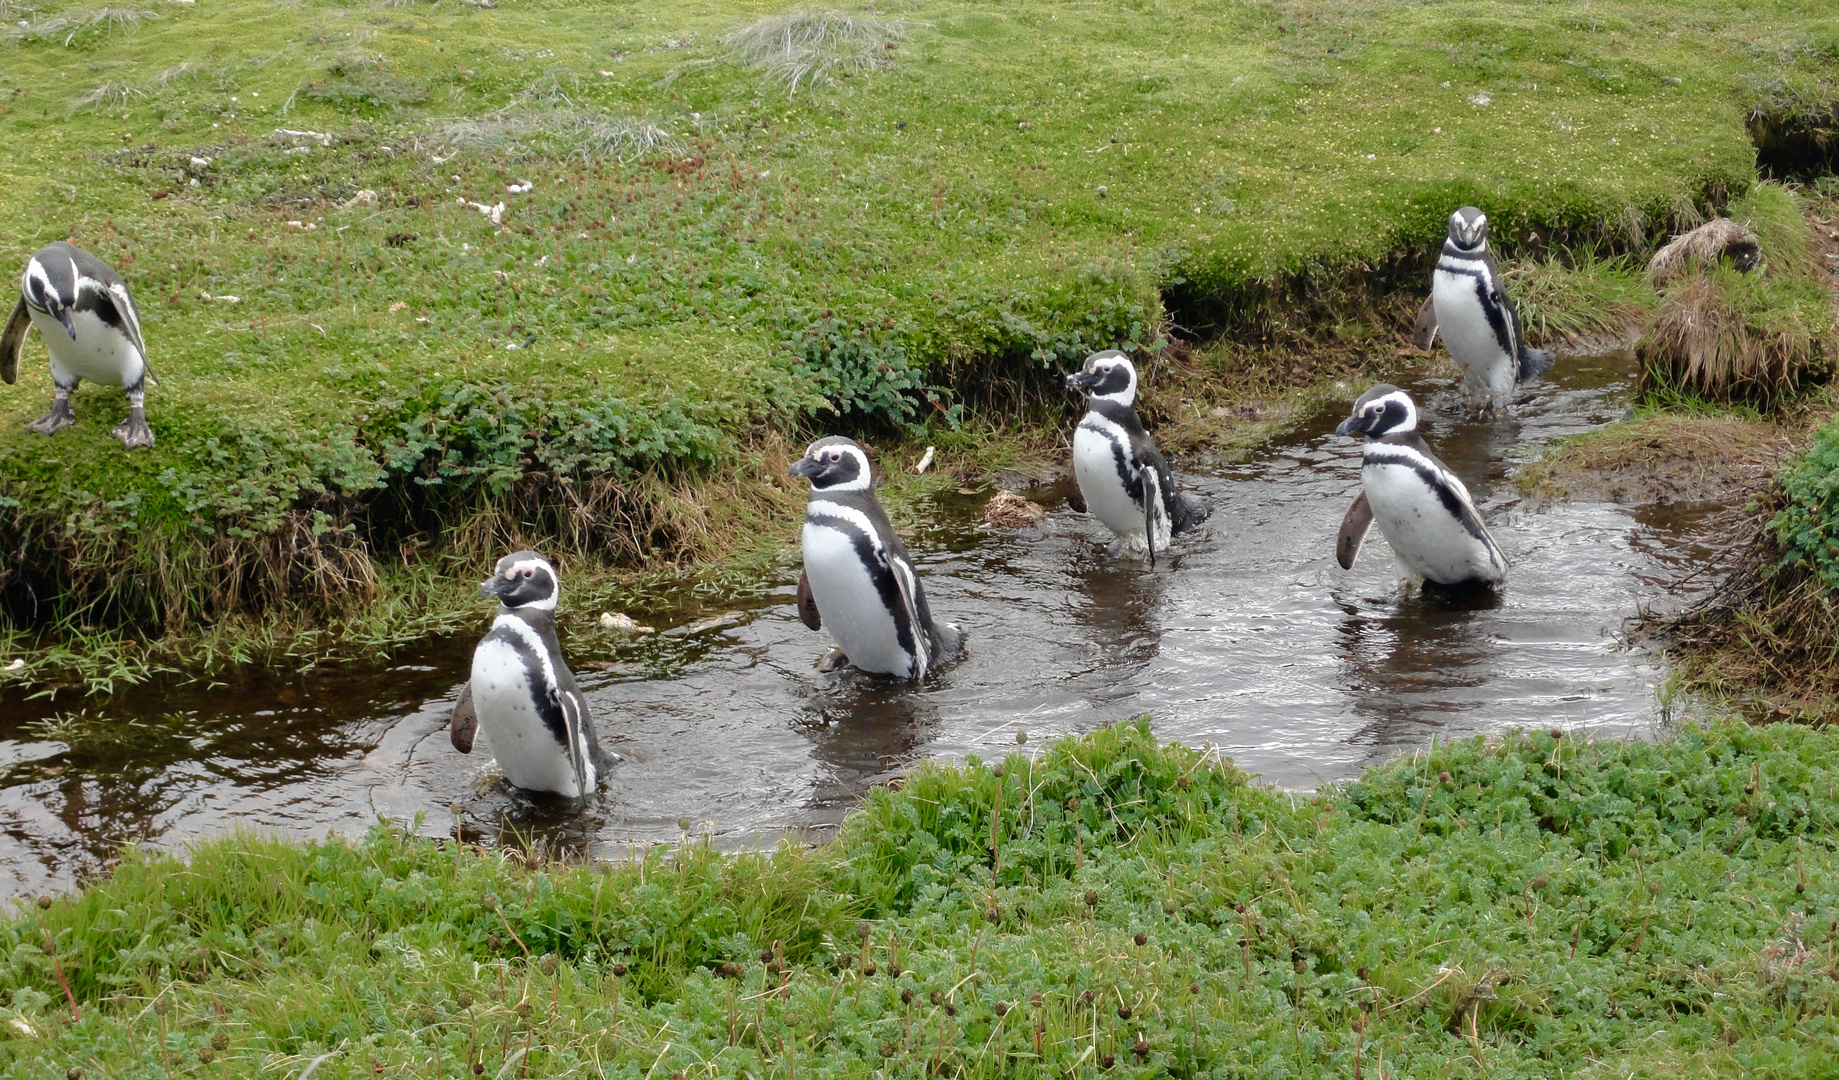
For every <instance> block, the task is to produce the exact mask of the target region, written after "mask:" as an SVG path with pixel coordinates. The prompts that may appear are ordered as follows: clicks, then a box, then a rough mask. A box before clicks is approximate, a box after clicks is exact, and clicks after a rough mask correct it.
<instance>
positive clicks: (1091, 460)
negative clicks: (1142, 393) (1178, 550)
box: [1066, 349, 1212, 566]
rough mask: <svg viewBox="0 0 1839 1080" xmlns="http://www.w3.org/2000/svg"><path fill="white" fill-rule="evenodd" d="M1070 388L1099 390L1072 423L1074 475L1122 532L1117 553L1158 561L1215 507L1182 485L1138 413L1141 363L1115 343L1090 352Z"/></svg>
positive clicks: (1087, 498) (1098, 513)
mask: <svg viewBox="0 0 1839 1080" xmlns="http://www.w3.org/2000/svg"><path fill="white" fill-rule="evenodd" d="M1066 388H1067V389H1068V390H1084V391H1087V392H1089V393H1090V394H1091V395H1092V401H1091V407H1090V409H1089V411H1087V413H1086V414H1085V416H1084V417H1083V418H1082V419H1081V420H1080V421H1079V426H1078V427H1077V428H1076V429H1074V431H1073V479H1074V481H1075V482H1076V483H1077V484H1078V486H1079V494H1080V496H1081V497H1082V498H1083V499H1084V502H1085V509H1086V511H1087V512H1089V513H1090V514H1091V515H1092V516H1093V517H1096V518H1097V519H1098V520H1100V521H1102V522H1104V523H1105V527H1106V528H1108V529H1110V530H1111V531H1112V532H1113V533H1115V534H1116V535H1117V540H1116V541H1115V542H1114V543H1113V544H1112V545H1111V550H1110V554H1111V556H1112V557H1113V558H1115V557H1117V556H1119V555H1121V554H1123V553H1124V552H1126V551H1141V552H1144V553H1146V554H1147V555H1148V556H1149V562H1150V565H1151V566H1154V565H1155V563H1156V552H1157V551H1163V550H1167V548H1168V546H1169V539H1170V538H1171V537H1173V536H1176V535H1179V534H1181V533H1184V532H1187V531H1188V530H1190V529H1193V528H1195V527H1196V526H1198V525H1200V523H1201V522H1203V521H1205V520H1207V515H1208V514H1209V513H1211V512H1212V508H1211V507H1209V506H1208V505H1207V504H1206V503H1205V502H1203V501H1201V500H1200V499H1197V498H1195V497H1194V496H1192V495H1187V494H1184V493H1182V492H1178V491H1176V490H1175V476H1174V474H1173V473H1171V472H1170V471H1169V464H1168V462H1167V461H1166V460H1165V459H1164V458H1163V457H1162V453H1161V452H1160V451H1158V450H1157V449H1156V443H1155V440H1153V439H1151V438H1150V437H1149V432H1148V431H1146V430H1145V429H1144V427H1143V421H1142V419H1141V418H1139V417H1138V416H1137V410H1136V400H1137V369H1136V367H1135V365H1133V364H1131V362H1130V358H1129V357H1128V356H1125V355H1124V354H1123V353H1121V352H1119V351H1118V350H1116V349H1108V350H1106V351H1104V352H1096V353H1093V354H1092V355H1091V356H1088V357H1086V362H1085V366H1084V367H1082V368H1081V369H1080V370H1078V371H1076V372H1074V373H1073V374H1071V375H1068V376H1067V377H1066Z"/></svg>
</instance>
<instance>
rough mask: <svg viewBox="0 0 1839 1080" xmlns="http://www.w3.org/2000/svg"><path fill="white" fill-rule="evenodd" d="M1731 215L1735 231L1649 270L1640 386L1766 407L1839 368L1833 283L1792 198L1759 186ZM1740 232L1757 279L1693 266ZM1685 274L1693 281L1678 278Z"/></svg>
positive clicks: (1733, 268)
mask: <svg viewBox="0 0 1839 1080" xmlns="http://www.w3.org/2000/svg"><path fill="white" fill-rule="evenodd" d="M1730 209H1731V214H1732V217H1733V219H1738V224H1736V225H1733V226H1713V225H1704V226H1700V227H1699V228H1698V229H1696V230H1694V231H1693V232H1692V233H1688V234H1687V235H1686V236H1683V237H1680V238H1679V239H1678V240H1676V241H1675V242H1674V243H1673V244H1669V245H1668V246H1667V247H1666V248H1663V249H1662V251H1661V255H1663V256H1665V261H1664V263H1663V264H1662V265H1661V267H1660V268H1659V269H1657V270H1654V269H1651V270H1650V274H1651V275H1652V276H1654V277H1656V279H1658V280H1660V281H1662V282H1663V283H1664V292H1663V294H1662V300H1661V304H1660V310H1659V313H1658V314H1657V316H1656V317H1655V320H1654V325H1653V329H1652V331H1651V332H1650V333H1649V335H1648V337H1647V338H1646V339H1645V340H1644V341H1643V343H1642V348H1641V356H1642V361H1643V371H1642V375H1643V382H1644V385H1645V386H1646V387H1647V388H1650V389H1652V388H1656V387H1673V388H1676V389H1679V390H1683V391H1686V392H1688V393H1692V394H1697V395H1699V396H1702V397H1706V398H1711V399H1714V400H1741V401H1747V402H1751V403H1753V404H1756V405H1759V406H1762V407H1764V408H1772V407H1775V406H1779V405H1781V404H1783V403H1784V402H1786V401H1787V400H1788V399H1789V398H1790V397H1791V396H1792V395H1793V394H1794V393H1795V391H1797V390H1798V389H1800V388H1801V387H1802V386H1804V385H1805V384H1807V383H1809V382H1812V381H1818V380H1823V379H1825V378H1826V377H1828V376H1829V375H1831V373H1832V370H1833V366H1834V362H1835V360H1836V359H1839V327H1836V326H1835V322H1834V293H1833V279H1832V277H1831V276H1830V273H1829V272H1828V270H1827V269H1826V267H1825V266H1823V265H1822V260H1821V258H1820V257H1819V254H1818V253H1817V252H1816V250H1815V247H1814V244H1813V234H1812V229H1811V228H1810V226H1809V224H1808V222H1807V221H1806V219H1805V217H1804V216H1803V215H1804V207H1803V206H1802V203H1801V200H1800V197H1799V196H1798V195H1797V194H1795V192H1793V191H1792V190H1790V189H1788V188H1786V187H1783V186H1782V185H1779V184H1773V183H1764V184H1759V185H1757V187H1756V188H1755V189H1754V190H1753V191H1751V192H1750V193H1749V194H1748V195H1746V196H1744V197H1743V198H1741V199H1738V200H1736V201H1734V202H1733V203H1732V204H1731V207H1730ZM1743 233H1748V234H1750V235H1752V236H1754V237H1755V240H1756V243H1757V246H1758V249H1759V251H1760V258H1759V260H1758V261H1757V264H1756V267H1755V269H1754V270H1750V271H1747V272H1746V271H1745V270H1744V269H1742V268H1740V262H1738V263H1733V264H1727V263H1725V262H1723V261H1703V260H1702V259H1695V255H1696V254H1697V253H1698V250H1699V249H1700V248H1701V247H1702V248H1704V249H1706V250H1711V251H1721V250H1724V246H1723V245H1721V244H1718V243H1717V241H1719V240H1720V239H1722V240H1732V239H1734V238H1738V237H1740V236H1741V235H1742V234H1743ZM1695 237H1697V238H1698V239H1694V238H1695ZM1656 260H1657V261H1659V260H1660V256H1656ZM1682 265H1696V266H1697V267H1698V272H1696V273H1692V274H1689V275H1687V276H1684V277H1681V276H1677V275H1676V274H1675V273H1674V272H1673V271H1675V270H1677V268H1678V267H1680V266H1682Z"/></svg>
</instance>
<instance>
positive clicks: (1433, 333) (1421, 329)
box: [1411, 296, 1437, 352]
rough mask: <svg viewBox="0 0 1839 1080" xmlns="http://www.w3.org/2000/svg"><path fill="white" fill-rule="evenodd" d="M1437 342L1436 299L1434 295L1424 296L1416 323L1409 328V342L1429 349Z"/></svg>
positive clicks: (1426, 349) (1427, 350)
mask: <svg viewBox="0 0 1839 1080" xmlns="http://www.w3.org/2000/svg"><path fill="white" fill-rule="evenodd" d="M1436 342H1437V299H1436V297H1434V296H1427V297H1425V298H1424V306H1423V307H1421V308H1419V309H1418V321H1417V325H1415V326H1413V327H1412V328H1411V344H1413V345H1415V346H1417V347H1418V348H1420V349H1423V350H1424V351H1425V352H1429V351H1430V347H1431V346H1432V345H1434V344H1436Z"/></svg>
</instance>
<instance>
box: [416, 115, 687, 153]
mask: <svg viewBox="0 0 1839 1080" xmlns="http://www.w3.org/2000/svg"><path fill="white" fill-rule="evenodd" d="M429 138H430V142H431V143H432V145H433V146H435V147H437V148H441V149H442V150H443V151H444V150H451V149H453V148H456V147H458V148H463V149H467V150H472V151H481V152H486V153H492V154H497V155H500V156H503V157H505V158H511V159H515V158H530V157H539V158H540V157H545V156H547V157H552V158H553V157H574V158H577V159H579V160H581V161H584V162H595V161H618V162H625V161H627V160H628V159H635V158H646V157H651V156H653V155H677V154H681V153H683V152H684V143H683V141H682V140H681V139H679V138H677V137H676V136H675V135H672V134H671V133H670V132H669V131H666V130H665V129H664V128H663V127H661V126H660V125H658V124H656V123H654V122H652V121H650V120H645V119H641V118H638V117H631V116H612V115H608V114H606V113H603V112H600V111H597V110H593V109H582V108H573V107H556V108H531V107H525V106H520V107H517V108H514V109H506V110H503V111H500V112H496V113H491V114H488V115H486V116H481V117H451V118H448V119H445V120H441V121H438V122H437V123H435V124H434V125H433V126H432V127H431V129H430V136H429Z"/></svg>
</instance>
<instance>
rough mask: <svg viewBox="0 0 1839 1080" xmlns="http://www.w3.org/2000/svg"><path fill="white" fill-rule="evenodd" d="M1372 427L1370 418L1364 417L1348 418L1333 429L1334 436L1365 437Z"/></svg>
mask: <svg viewBox="0 0 1839 1080" xmlns="http://www.w3.org/2000/svg"><path fill="white" fill-rule="evenodd" d="M1372 427H1373V418H1372V417H1370V416H1364V415H1362V416H1350V417H1348V418H1347V419H1345V420H1343V421H1341V426H1339V427H1337V428H1335V434H1336V435H1365V434H1366V433H1367V432H1368V431H1370V430H1371V429H1372Z"/></svg>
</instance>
